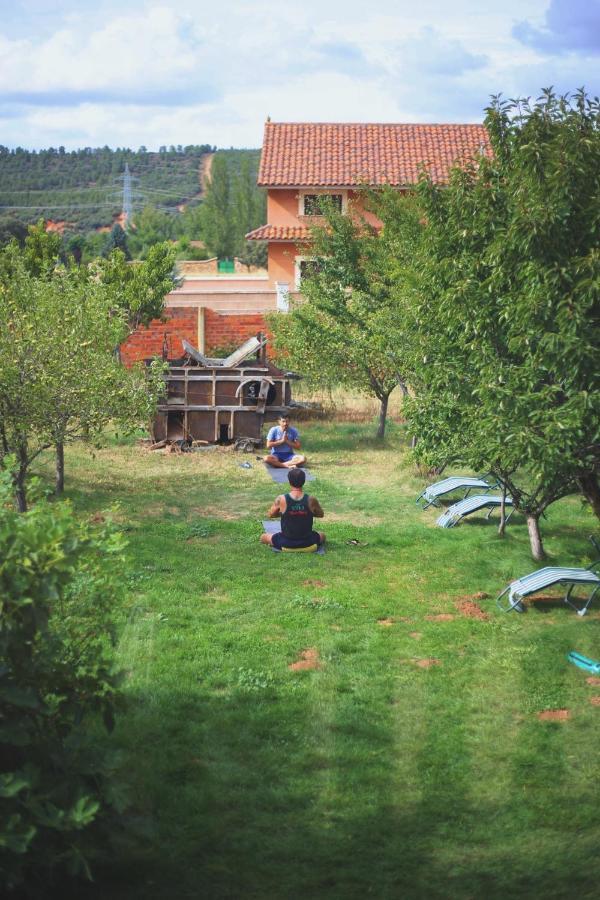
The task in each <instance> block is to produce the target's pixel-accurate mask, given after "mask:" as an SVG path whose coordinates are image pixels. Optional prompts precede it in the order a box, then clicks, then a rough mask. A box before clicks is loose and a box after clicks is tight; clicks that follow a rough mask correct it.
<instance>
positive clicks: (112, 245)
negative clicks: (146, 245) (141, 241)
mask: <svg viewBox="0 0 600 900" xmlns="http://www.w3.org/2000/svg"><path fill="white" fill-rule="evenodd" d="M113 250H120V251H121V253H122V254H123V256H124V257H125V259H128V260H129V259H131V253H130V252H129V247H128V246H127V235H126V234H125V232H124V231H123V229H122V228H121V226H120V225H119V223H118V222H117V224H116V225H113V227H112V231H111V232H110V234H109V236H108V238H107V239H106V243H105V245H104V249H103V251H102V256H110V254H111V253H112V252H113Z"/></svg>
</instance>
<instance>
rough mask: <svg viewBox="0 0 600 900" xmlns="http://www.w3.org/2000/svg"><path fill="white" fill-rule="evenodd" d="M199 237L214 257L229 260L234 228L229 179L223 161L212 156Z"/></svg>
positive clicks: (225, 161) (233, 242) (233, 247)
mask: <svg viewBox="0 0 600 900" xmlns="http://www.w3.org/2000/svg"><path fill="white" fill-rule="evenodd" d="M202 223H203V227H202V233H203V237H204V240H205V241H206V244H207V246H208V247H209V248H210V250H211V252H213V253H214V254H215V256H219V257H228V256H233V254H234V252H235V228H234V223H233V220H232V214H231V177H230V172H229V167H228V165H227V160H226V159H225V157H224V156H221V155H220V154H218V153H217V154H216V155H215V156H214V158H213V162H212V167H211V171H210V179H209V181H208V188H207V191H206V197H205V198H204V203H203V204H202Z"/></svg>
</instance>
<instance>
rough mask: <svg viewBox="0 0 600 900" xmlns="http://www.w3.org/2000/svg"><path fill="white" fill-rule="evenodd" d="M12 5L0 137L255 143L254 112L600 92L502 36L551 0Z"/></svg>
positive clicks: (444, 113)
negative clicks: (552, 88)
mask: <svg viewBox="0 0 600 900" xmlns="http://www.w3.org/2000/svg"><path fill="white" fill-rule="evenodd" d="M15 2H16V3H17V9H18V16H17V13H15V17H16V18H18V17H20V18H19V23H18V25H19V27H17V23H16V20H15V27H14V28H13V29H11V31H10V34H11V37H10V38H9V37H7V36H6V34H5V36H4V37H2V36H0V125H1V127H2V132H3V137H2V140H3V142H4V143H9V144H10V145H16V144H21V145H24V146H37V147H39V146H47V145H49V144H53V145H55V146H56V145H59V144H64V145H65V146H69V147H76V146H82V145H84V146H85V145H87V146H94V145H98V144H99V145H103V144H105V143H108V144H110V145H112V146H115V145H117V144H119V145H121V146H123V145H130V146H137V145H139V144H145V145H146V146H148V147H156V146H158V145H160V144H163V143H167V144H169V143H174V144H178V143H192V142H193V143H204V142H207V143H216V144H218V145H222V146H230V145H234V146H236V145H237V146H241V145H245V146H253V145H254V146H257V145H259V143H260V140H261V135H262V123H263V121H264V119H265V116H266V115H267V114H270V115H271V116H272V117H273V118H274V119H280V120H302V119H306V120H333V121H336V120H337V121H340V120H355V121H368V120H370V121H374V120H380V121H416V122H418V121H435V120H437V121H476V120H480V119H481V117H482V109H483V107H484V106H485V105H486V103H487V102H488V99H489V95H490V94H491V93H497V92H502V93H504V94H505V95H508V96H511V95H512V96H514V95H515V94H522V93H531V92H536V91H538V90H539V88H541V87H542V86H543V85H545V84H549V83H553V82H555V83H560V84H561V85H562V84H564V83H566V82H567V81H569V82H570V83H569V84H568V85H567V87H571V88H573V87H576V86H578V85H579V84H580V83H582V82H583V81H586V77H585V76H586V75H587V76H589V78H588V79H587V81H588V85H589V87H590V89H592V90H595V92H598V89H599V85H598V82H597V77H596V83H595V84H593V83H592V81H593V79H594V77H595V76H594V74H593V72H592V71H591V69H589V68H588V66H587V63H586V61H585V59H583V58H582V57H580V56H578V55H577V54H575V53H571V54H569V55H568V58H566V57H565V58H563V59H562V60H558V61H557V60H556V59H555V60H553V61H552V62H551V64H550V63H548V64H546V63H544V62H543V61H541V60H540V56H539V54H538V53H537V52H536V49H535V48H533V47H531V46H527V45H524V44H523V43H522V42H519V41H518V40H516V38H515V37H514V36H513V33H512V32H513V28H514V25H515V23H516V22H518V21H519V20H523V18H526V19H527V21H528V22H531V23H534V24H535V27H539V26H541V25H543V24H544V22H545V18H544V16H545V12H546V10H547V7H548V3H549V2H550V0H504V2H500V0H495V2H489V3H486V4H482V3H481V2H480V0H449V2H447V3H446V4H440V3H439V0H420V2H419V3H418V4H415V3H414V0H376V2H375V3H374V4H373V5H372V8H371V9H370V10H366V7H365V6H364V2H363V0H360V2H359V0H304V2H303V3H302V4H300V5H298V4H297V3H291V2H289V0H279V2H278V3H277V4H275V3H272V2H270V0H259V2H255V3H252V4H248V3H242V2H240V0H221V2H220V3H219V6H218V9H217V10H216V11H215V8H214V6H213V7H210V9H209V7H208V4H207V3H206V2H205V3H203V4H198V2H197V0H178V3H177V4H175V3H172V2H170V0H163V2H162V3H153V2H152V0H148V2H146V3H145V2H144V0H130V3H129V4H128V6H127V8H126V10H127V11H126V12H125V11H122V10H121V7H120V5H119V3H118V2H117V0H97V3H94V5H93V6H92V5H91V4H92V0H79V2H77V3H76V2H75V0H62V3H61V0H59V10H58V11H57V14H56V22H57V27H56V28H55V29H54V31H53V30H52V29H51V28H50V27H49V22H50V20H49V19H48V17H47V16H45V17H44V26H43V30H40V31H39V32H38V31H36V21H37V19H36V16H35V15H33V16H31V17H30V19H29V27H28V28H27V27H25V22H26V20H25V18H24V16H25V13H24V12H23V10H24V9H25V2H24V0H15ZM30 2H31V0H30ZM34 2H35V3H39V4H41V3H42V0H34ZM596 2H597V0H596ZM40 9H42V6H40ZM61 9H62V13H63V14H62V18H61V14H60V10H61ZM215 12H216V13H218V14H215ZM3 30H5V31H6V33H8V31H7V29H3ZM579 75H581V76H582V77H579ZM3 111H4V112H3Z"/></svg>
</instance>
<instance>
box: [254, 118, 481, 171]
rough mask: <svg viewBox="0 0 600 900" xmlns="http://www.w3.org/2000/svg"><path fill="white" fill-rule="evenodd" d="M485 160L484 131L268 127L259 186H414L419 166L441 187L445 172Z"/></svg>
mask: <svg viewBox="0 0 600 900" xmlns="http://www.w3.org/2000/svg"><path fill="white" fill-rule="evenodd" d="M481 152H485V153H486V154H489V153H490V152H491V151H490V145H489V138H488V135H487V131H486V130H485V127H484V126H483V125H366V124H365V125H363V124H349V123H302V122H267V123H266V124H265V136H264V141H263V148H262V156H261V161H260V169H259V172H258V184H259V185H261V186H263V187H284V186H290V187H302V186H305V185H306V186H315V187H330V186H338V187H344V186H345V187H352V186H353V185H360V184H363V183H365V184H369V185H383V184H390V185H394V186H399V185H405V184H415V183H416V182H417V180H418V177H419V170H420V168H421V166H425V168H426V169H427V170H428V171H429V172H430V173H431V175H432V177H433V178H434V180H436V181H445V180H446V178H447V176H448V170H449V169H450V166H451V165H452V164H453V163H454V162H456V161H460V160H461V159H465V158H468V157H473V156H475V155H477V154H478V153H481Z"/></svg>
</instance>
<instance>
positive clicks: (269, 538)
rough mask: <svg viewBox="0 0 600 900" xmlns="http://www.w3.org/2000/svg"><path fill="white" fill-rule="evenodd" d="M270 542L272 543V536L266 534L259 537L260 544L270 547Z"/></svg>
mask: <svg viewBox="0 0 600 900" xmlns="http://www.w3.org/2000/svg"><path fill="white" fill-rule="evenodd" d="M272 541H273V535H272V534H267V533H266V532H265V533H264V534H261V536H260V542H261V544H269V545H270V544H271V542H272Z"/></svg>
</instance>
